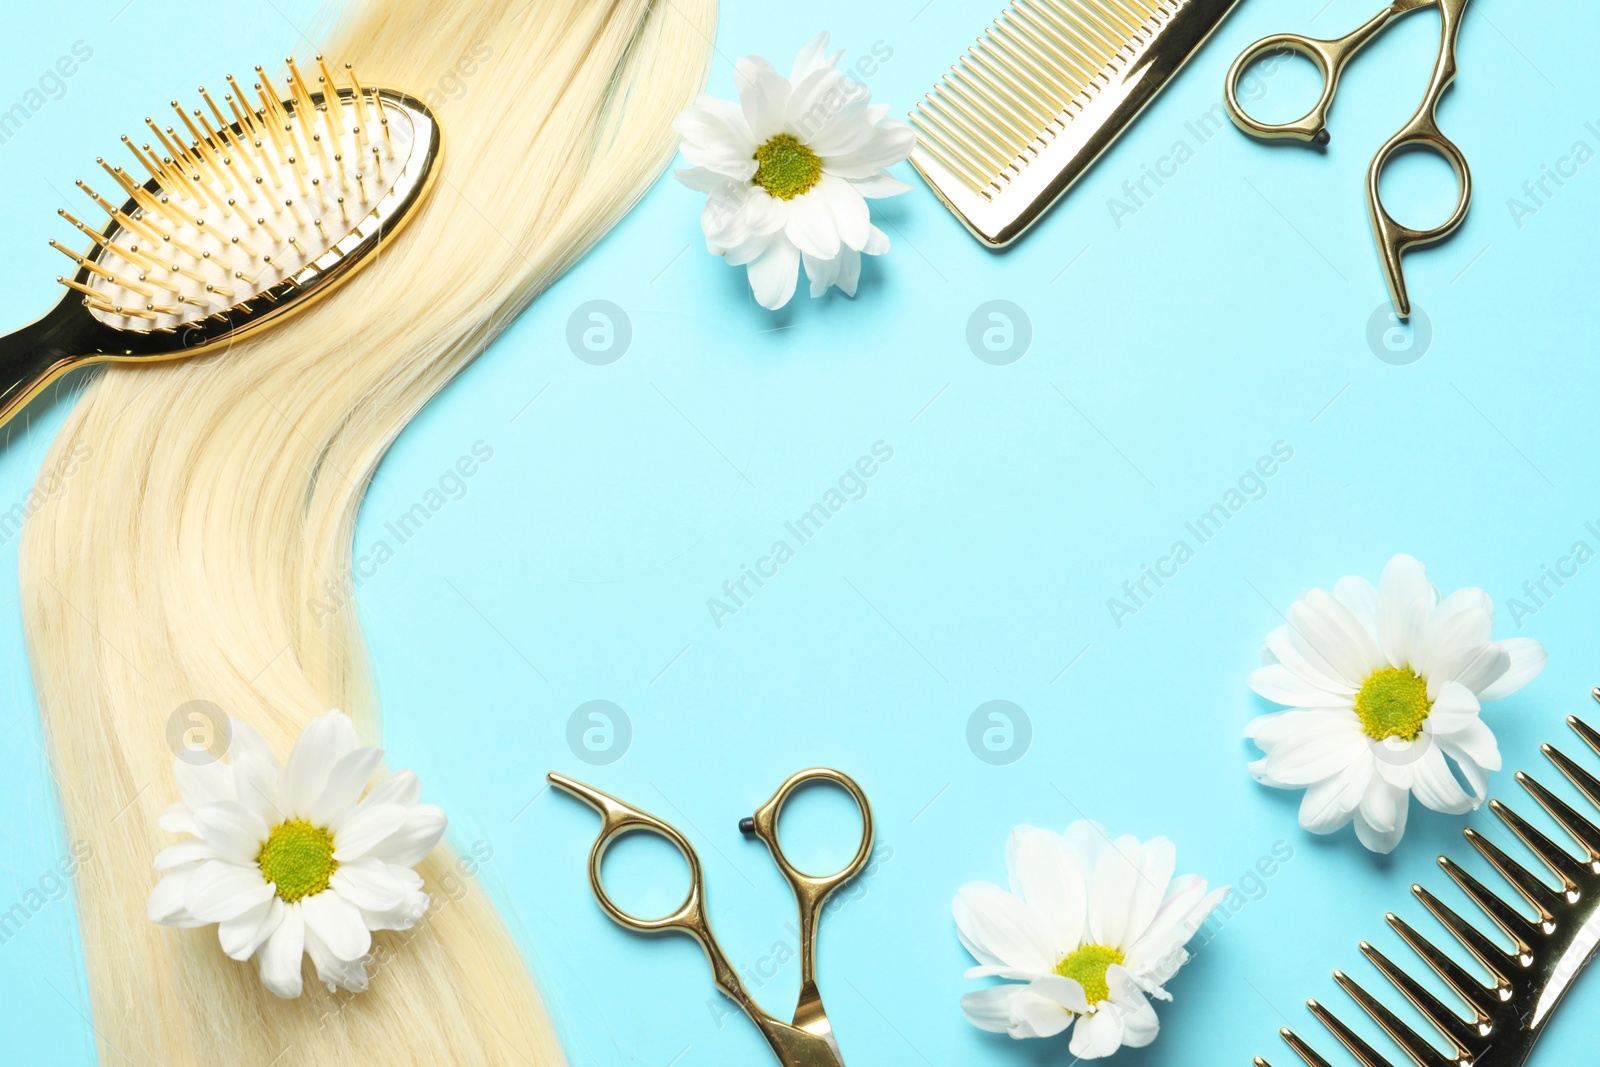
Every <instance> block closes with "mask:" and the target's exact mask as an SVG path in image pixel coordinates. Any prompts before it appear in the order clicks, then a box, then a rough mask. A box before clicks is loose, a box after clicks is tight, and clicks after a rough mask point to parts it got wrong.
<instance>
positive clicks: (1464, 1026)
mask: <svg viewBox="0 0 1600 1067" xmlns="http://www.w3.org/2000/svg"><path fill="white" fill-rule="evenodd" d="M1361 951H1362V953H1363V954H1364V955H1365V956H1366V957H1367V959H1369V960H1371V961H1372V965H1373V966H1374V967H1376V968H1378V970H1379V971H1381V972H1382V973H1383V976H1384V977H1385V978H1387V979H1388V980H1389V981H1390V983H1392V984H1393V985H1394V987H1395V988H1396V989H1398V990H1400V992H1401V993H1403V994H1405V998H1406V999H1407V1000H1409V1001H1410V1002H1411V1003H1412V1005H1413V1006H1414V1007H1415V1008H1416V1009H1417V1010H1418V1011H1419V1012H1421V1013H1422V1016H1423V1018H1425V1019H1427V1020H1428V1022H1430V1023H1432V1024H1433V1028H1434V1029H1435V1030H1438V1031H1439V1033H1440V1034H1442V1035H1443V1036H1444V1038H1445V1040H1446V1041H1449V1042H1450V1043H1451V1044H1452V1045H1454V1046H1455V1048H1456V1052H1457V1054H1458V1056H1457V1058H1460V1057H1462V1056H1466V1055H1467V1054H1468V1053H1469V1052H1472V1051H1473V1050H1474V1049H1475V1048H1476V1046H1477V1040H1476V1039H1477V1038H1479V1037H1481V1035H1480V1034H1479V1033H1478V1032H1477V1030H1475V1029H1474V1028H1473V1026H1472V1024H1471V1023H1468V1022H1467V1021H1466V1020H1465V1019H1463V1018H1461V1016H1459V1015H1457V1014H1456V1013H1455V1012H1454V1011H1451V1010H1450V1009H1449V1008H1448V1007H1446V1006H1445V1005H1444V1003H1443V1002H1442V1001H1441V1000H1440V999H1439V998H1438V997H1436V996H1434V995H1433V994H1432V993H1430V992H1428V990H1427V989H1426V988H1425V987H1424V986H1423V985H1422V983H1420V982H1418V981H1417V980H1416V979H1415V978H1413V977H1411V976H1410V975H1409V974H1407V973H1406V972H1405V971H1403V970H1401V969H1400V968H1399V967H1397V966H1395V964H1394V962H1393V961H1392V960H1390V959H1389V957H1387V956H1385V955H1384V954H1383V953H1381V952H1379V951H1378V950H1377V949H1376V948H1374V947H1373V946H1372V945H1371V944H1369V943H1368V942H1366V941H1363V942H1361Z"/></svg>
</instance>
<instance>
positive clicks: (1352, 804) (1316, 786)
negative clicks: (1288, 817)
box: [1300, 759, 1376, 834]
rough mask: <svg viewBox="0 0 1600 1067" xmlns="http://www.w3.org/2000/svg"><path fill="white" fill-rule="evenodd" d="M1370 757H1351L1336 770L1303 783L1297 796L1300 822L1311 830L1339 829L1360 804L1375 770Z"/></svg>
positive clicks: (1317, 832) (1321, 832) (1313, 831)
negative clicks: (1349, 760) (1301, 791)
mask: <svg viewBox="0 0 1600 1067" xmlns="http://www.w3.org/2000/svg"><path fill="white" fill-rule="evenodd" d="M1375 764H1376V761H1375V760H1373V759H1362V760H1354V761H1352V762H1351V764H1350V765H1349V766H1348V767H1346V768H1345V769H1344V770H1342V771H1340V772H1339V773H1338V774H1334V775H1330V776H1329V777H1327V778H1324V779H1323V780H1322V781H1320V782H1313V783H1311V784H1310V785H1309V786H1307V787H1306V793H1305V796H1304V797H1302V798H1301V799H1300V826H1301V828H1302V829H1305V830H1309V831H1310V832H1312V833H1314V834H1331V833H1333V832H1334V831H1335V830H1341V829H1343V828H1344V827H1345V826H1346V825H1347V824H1348V823H1349V822H1350V820H1351V818H1353V817H1354V814H1355V810H1356V809H1357V808H1358V807H1360V806H1361V798H1362V797H1363V796H1365V795H1366V792H1367V785H1368V784H1369V783H1370V782H1371V781H1372V776H1373V774H1374V773H1375Z"/></svg>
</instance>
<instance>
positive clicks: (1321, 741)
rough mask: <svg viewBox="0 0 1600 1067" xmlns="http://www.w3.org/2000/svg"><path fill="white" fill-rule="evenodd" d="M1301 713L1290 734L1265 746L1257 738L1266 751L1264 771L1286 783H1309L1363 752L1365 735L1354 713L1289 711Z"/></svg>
mask: <svg viewBox="0 0 1600 1067" xmlns="http://www.w3.org/2000/svg"><path fill="white" fill-rule="evenodd" d="M1287 714H1289V715H1296V714H1300V715H1305V716H1308V718H1306V719H1304V720H1301V721H1299V722H1297V724H1296V727H1295V729H1294V731H1293V732H1292V733H1289V734H1287V735H1286V736H1284V737H1283V738H1282V739H1281V740H1279V741H1277V742H1276V743H1273V744H1271V745H1270V747H1269V745H1268V743H1266V742H1265V741H1263V739H1262V738H1261V737H1259V736H1258V737H1257V738H1256V742H1257V743H1258V744H1260V745H1261V746H1262V748H1263V749H1265V750H1266V752H1267V756H1266V759H1265V760H1264V761H1263V763H1264V764H1265V769H1266V772H1267V774H1269V775H1270V776H1271V777H1272V778H1273V779H1274V780H1275V781H1277V782H1281V783H1284V784H1287V785H1310V784H1311V783H1313V782H1320V781H1322V780H1323V779H1324V778H1327V777H1329V776H1331V775H1335V774H1338V773H1339V772H1340V771H1342V770H1344V769H1345V768H1346V767H1348V766H1349V765H1350V764H1351V763H1353V762H1355V761H1356V760H1358V759H1360V758H1361V757H1363V756H1365V755H1367V744H1366V735H1364V734H1363V733H1362V732H1361V722H1360V720H1359V719H1357V718H1356V716H1355V715H1354V713H1344V712H1336V711H1331V710H1330V711H1314V712H1289V713H1287Z"/></svg>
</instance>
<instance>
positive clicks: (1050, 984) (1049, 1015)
mask: <svg viewBox="0 0 1600 1067" xmlns="http://www.w3.org/2000/svg"><path fill="white" fill-rule="evenodd" d="M1063 986H1065V987H1069V988H1067V989H1062V988H1061V987H1063ZM1058 997H1065V998H1067V999H1070V1000H1074V1001H1076V1002H1079V1003H1084V996H1083V989H1082V987H1080V986H1079V985H1078V983H1077V982H1074V981H1073V980H1072V979H1070V978H1062V977H1061V976H1060V975H1058V974H1052V975H1047V976H1045V977H1044V978H1040V979H1037V980H1036V981H1034V982H1031V983H1029V985H1028V988H1027V989H1025V990H1023V991H1022V992H1020V993H1018V994H1017V995H1016V996H1014V997H1012V998H1011V1021H1012V1024H1013V1026H1014V1028H1015V1031H1016V1032H1018V1033H1019V1034H1020V1035H1021V1036H1026V1037H1055V1036H1056V1035H1057V1034H1059V1033H1061V1031H1063V1030H1065V1029H1066V1028H1067V1027H1069V1026H1071V1025H1072V1021H1073V1018H1074V1016H1073V1013H1072V1012H1070V1011H1068V1010H1067V1008H1066V1007H1064V1006H1063V1005H1062V1003H1061V1001H1060V1000H1059V999H1057V998H1058ZM1085 1006H1087V1005H1085Z"/></svg>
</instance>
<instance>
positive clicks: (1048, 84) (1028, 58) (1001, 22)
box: [989, 19, 1079, 111]
mask: <svg viewBox="0 0 1600 1067" xmlns="http://www.w3.org/2000/svg"><path fill="white" fill-rule="evenodd" d="M989 33H990V38H991V40H995V41H997V43H1004V44H1005V46H1006V48H1007V49H1008V50H1009V51H1010V53H1011V55H1012V56H1013V57H1015V58H1016V60H1017V62H1019V63H1023V64H1026V66H1027V68H1028V70H1029V71H1030V72H1032V74H1033V76H1034V78H1035V79H1037V83H1038V84H1039V86H1040V88H1041V89H1042V90H1044V91H1045V92H1047V93H1051V94H1052V95H1053V96H1054V100H1052V101H1051V102H1052V103H1053V104H1054V105H1055V107H1056V110H1057V111H1060V110H1061V109H1062V108H1064V107H1066V106H1067V104H1069V103H1070V102H1071V101H1072V100H1074V99H1075V98H1076V97H1077V95H1078V92H1079V89H1078V87H1074V86H1072V85H1070V84H1069V83H1068V82H1066V81H1063V80H1062V79H1061V78H1060V77H1058V76H1057V72H1056V71H1055V70H1054V69H1052V68H1053V67H1055V66H1057V65H1058V64H1056V63H1054V62H1053V61H1052V59H1051V57H1050V56H1048V55H1046V54H1045V53H1043V52H1041V51H1040V50H1039V49H1038V48H1037V47H1035V46H1034V45H1033V44H1032V43H1031V42H1030V41H1029V40H1028V39H1027V37H1026V36H1024V34H1023V32H1022V29H1021V28H1020V25H1019V24H1018V23H1016V22H1014V21H1013V20H1010V19H995V21H994V29H992V30H990V31H989ZM996 34H998V35H999V36H998V37H996V36H995V35H996ZM1000 38H1004V41H1003V42H1000Z"/></svg>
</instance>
